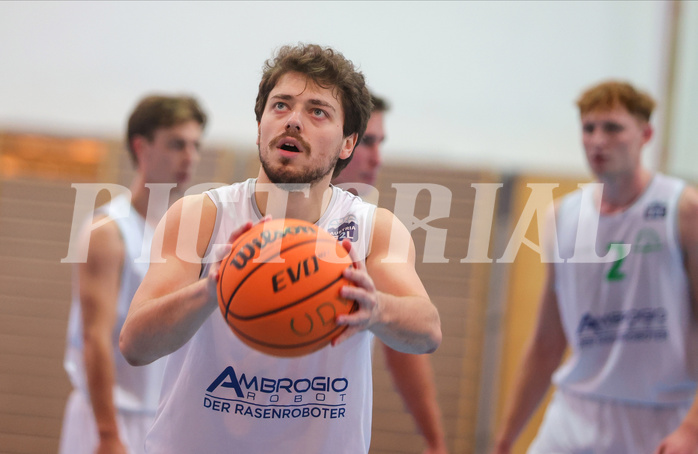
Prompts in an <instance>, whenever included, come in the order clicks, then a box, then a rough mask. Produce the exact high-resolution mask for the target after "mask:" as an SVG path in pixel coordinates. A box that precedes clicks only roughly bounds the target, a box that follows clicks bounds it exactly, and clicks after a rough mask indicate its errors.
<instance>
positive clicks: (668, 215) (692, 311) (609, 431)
mask: <svg viewBox="0 0 698 454" xmlns="http://www.w3.org/2000/svg"><path fill="white" fill-rule="evenodd" d="M577 105H578V107H579V112H580V115H581V130H582V142H583V145H584V150H585V152H586V158H587V161H588V163H589V167H590V168H591V171H592V173H593V174H594V176H595V177H596V180H597V181H598V182H599V183H602V185H596V186H595V187H593V190H592V191H593V192H592V191H589V190H578V191H576V192H574V193H572V194H570V195H568V196H566V197H564V198H563V199H562V200H561V201H560V202H559V204H558V205H557V206H556V209H555V224H556V229H555V230H552V229H551V232H552V231H556V232H557V238H556V239H557V240H559V241H558V244H559V256H560V257H561V258H564V259H568V260H567V261H558V262H555V263H548V264H547V265H546V266H547V280H546V283H545V286H544V290H543V295H542V299H541V305H540V309H539V313H538V322H537V325H536V328H535V331H534V334H533V337H532V339H531V340H530V342H529V344H528V347H527V349H526V352H525V354H524V357H523V360H522V365H521V367H520V369H519V376H518V377H517V380H516V382H515V384H514V389H513V392H512V395H511V398H510V399H509V401H508V403H507V406H506V410H505V413H504V420H503V424H502V427H501V430H500V432H499V434H498V436H497V438H496V449H495V452H496V453H497V454H508V453H509V452H510V451H511V446H512V444H513V442H514V440H515V439H516V437H517V436H518V434H519V432H520V431H521V429H522V428H523V427H524V425H525V423H526V421H527V420H528V419H529V417H530V415H531V413H532V412H533V411H534V410H535V408H536V407H537V406H538V404H539V402H540V400H541V399H542V397H543V396H544V394H545V392H546V390H547V389H548V387H549V385H550V381H551V377H552V382H553V383H554V384H555V385H556V386H557V391H556V392H555V395H554V396H553V400H552V402H551V403H550V405H549V406H548V408H547V409H546V413H545V419H544V421H543V423H542V425H541V427H540V429H539V431H538V435H537V437H536V439H535V440H534V442H533V443H532V444H531V446H530V448H529V451H528V452H529V453H532V454H543V453H558V452H560V453H580V454H581V453H593V454H618V453H633V454H635V453H638V454H652V453H655V454H694V453H696V452H698V402H696V400H695V395H696V379H697V378H698V374H697V370H696V364H697V363H696V359H697V355H698V348H697V347H698V344H696V336H697V335H698V331H697V330H696V323H697V321H696V320H697V319H696V314H697V310H698V300H697V299H696V297H697V296H698V192H697V191H696V190H695V189H694V188H691V187H687V186H686V184H685V183H684V182H683V181H681V180H679V179H676V178H672V177H668V176H665V175H662V174H659V173H656V172H652V171H650V170H649V169H647V168H645V167H644V166H643V164H642V149H643V148H644V146H645V145H646V144H647V142H649V140H650V139H651V138H652V126H651V125H650V116H651V114H652V111H653V109H654V105H655V102H654V100H653V99H652V98H651V97H650V96H649V95H648V94H646V93H644V92H641V91H639V90H637V89H636V88H635V87H633V86H632V85H630V84H627V83H624V82H616V81H609V82H604V83H601V84H598V85H596V86H594V87H591V88H589V89H588V90H586V91H585V92H584V93H583V94H582V95H581V97H580V98H579V99H578V101H577ZM599 215H600V216H599ZM578 237H579V238H578ZM554 239H555V238H554V237H552V235H550V243H551V246H552V244H554V243H553V240H554ZM585 246H587V247H585ZM594 248H595V249H596V250H595V251H594ZM550 250H551V251H553V249H550ZM573 256H576V257H586V258H582V259H581V260H569V259H570V258H571V257H573ZM596 257H604V258H606V259H607V260H599V259H597V258H596ZM567 346H569V348H570V350H571V355H570V356H569V358H568V359H567V360H566V361H565V363H564V364H562V366H560V361H561V359H562V357H563V353H564V352H565V349H566V347H567ZM558 366H560V367H559V368H558ZM556 369H557V370H556Z"/></svg>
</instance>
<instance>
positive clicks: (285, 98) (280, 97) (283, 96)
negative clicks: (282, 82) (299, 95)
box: [269, 94, 293, 101]
mask: <svg viewBox="0 0 698 454" xmlns="http://www.w3.org/2000/svg"><path fill="white" fill-rule="evenodd" d="M292 98H293V96H291V95H282V94H278V95H274V96H272V97H270V98H269V99H270V100H271V99H281V100H282V101H288V100H289V99H292Z"/></svg>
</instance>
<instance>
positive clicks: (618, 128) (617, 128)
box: [603, 123, 623, 132]
mask: <svg viewBox="0 0 698 454" xmlns="http://www.w3.org/2000/svg"><path fill="white" fill-rule="evenodd" d="M603 129H604V131H606V132H620V131H622V130H623V127H622V126H621V125H619V124H616V123H611V124H607V125H605V126H604V128H603Z"/></svg>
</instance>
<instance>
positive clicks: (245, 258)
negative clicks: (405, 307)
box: [218, 219, 356, 356]
mask: <svg viewBox="0 0 698 454" xmlns="http://www.w3.org/2000/svg"><path fill="white" fill-rule="evenodd" d="M348 266H351V259H350V257H349V254H348V252H347V251H346V250H345V249H344V247H342V245H341V244H340V243H339V242H338V241H337V240H336V239H335V238H334V237H333V236H332V235H330V234H329V233H328V232H326V231H325V230H323V229H321V228H319V227H317V226H316V225H314V224H311V223H309V222H305V221H301V220H298V219H275V220H272V221H268V222H264V223H261V224H257V225H255V226H254V227H252V229H250V230H249V231H247V232H245V233H244V234H243V235H242V236H240V237H239V238H238V239H237V240H236V241H235V242H234V243H233V249H232V250H231V252H230V255H229V256H228V257H227V258H226V259H225V260H223V261H222V262H221V267H220V273H219V276H220V278H219V281H218V306H219V307H220V310H221V313H222V314H223V318H224V319H225V320H226V322H227V323H228V326H230V328H231V329H232V330H233V332H234V333H235V334H236V335H237V336H238V338H240V340H242V341H243V342H244V343H246V344H247V345H249V346H250V347H252V348H254V349H257V350H259V351H262V352H264V353H268V354H270V355H275V356H301V355H306V354H308V353H311V352H314V351H316V350H319V349H321V348H322V347H324V346H325V345H327V344H328V343H329V342H330V341H331V340H332V339H333V338H335V337H336V336H338V335H339V334H340V333H341V332H342V331H344V329H346V327H345V326H337V324H336V323H335V319H336V317H337V316H338V315H340V314H347V313H350V312H352V311H354V310H355V307H356V303H355V302H354V301H350V300H346V299H344V298H342V297H341V296H340V295H339V289H340V288H341V287H342V286H344V285H350V282H349V281H348V280H347V279H346V278H344V277H343V276H342V272H343V270H344V269H345V268H346V267H348Z"/></svg>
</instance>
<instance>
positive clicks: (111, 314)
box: [78, 222, 126, 454]
mask: <svg viewBox="0 0 698 454" xmlns="http://www.w3.org/2000/svg"><path fill="white" fill-rule="evenodd" d="M123 263H124V243H123V239H122V238H121V235H120V233H119V229H118V227H117V226H116V224H115V223H114V222H109V223H107V224H104V225H102V226H101V227H99V228H97V229H95V230H94V231H93V232H92V234H91V235H90V241H89V246H88V252H87V260H86V262H85V263H81V264H79V265H78V282H79V297H80V312H81V314H82V327H83V359H84V362H85V374H86V378H87V389H88V392H89V394H90V396H89V397H90V405H91V406H92V412H93V413H94V416H95V422H96V424H97V430H98V433H99V446H98V448H97V452H100V453H107V452H108V453H123V454H126V448H125V447H124V445H123V444H122V443H121V439H120V437H119V429H118V426H117V422H116V421H117V418H116V415H117V409H116V406H115V405H114V382H115V375H116V373H115V370H114V350H113V346H112V341H111V336H112V332H113V331H114V328H115V324H116V319H117V304H118V301H117V298H118V295H119V287H120V284H121V270H122V268H123Z"/></svg>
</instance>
